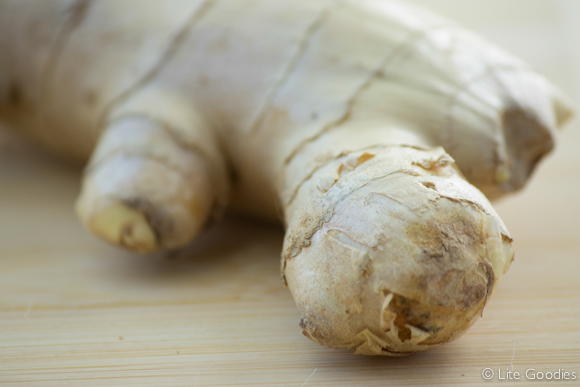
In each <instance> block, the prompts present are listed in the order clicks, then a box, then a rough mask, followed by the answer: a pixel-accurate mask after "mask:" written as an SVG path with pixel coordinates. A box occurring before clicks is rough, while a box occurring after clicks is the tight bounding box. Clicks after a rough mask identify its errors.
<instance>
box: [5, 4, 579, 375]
mask: <svg viewBox="0 0 580 387" xmlns="http://www.w3.org/2000/svg"><path fill="white" fill-rule="evenodd" d="M409 1H411V2H413V3H416V4H419V5H423V6H426V7H428V8H430V9H432V10H435V11H437V12H439V13H441V14H443V15H446V16H448V17H449V18H451V19H454V20H456V21H459V22H460V23H461V24H463V25H464V26H466V27H468V28H470V29H472V30H474V31H476V32H477V33H479V34H481V35H483V36H485V37H486V38H488V39H489V40H490V41H492V42H494V43H496V44H497V45H499V46H501V47H503V48H504V49H505V50H507V51H509V52H511V53H513V54H515V55H516V56H518V57H520V58H522V59H524V60H525V61H527V62H528V63H530V64H531V65H532V66H533V67H534V68H535V69H537V70H538V71H539V72H541V73H544V74H545V75H546V76H547V77H548V78H549V79H551V80H552V81H553V82H554V83H555V84H556V85H558V86H559V87H560V88H561V89H562V90H563V91H564V93H565V94H567V95H568V96H569V98H570V100H571V101H573V104H574V106H575V108H576V110H577V111H579V112H580V104H579V102H580V22H579V21H580V1H578V0H485V1H483V0H409ZM579 144H580V120H578V119H575V120H574V121H573V122H572V123H571V124H569V125H568V126H567V127H566V128H565V129H564V130H563V131H562V133H561V136H560V137H559V141H558V145H557V148H556V150H555V152H554V154H553V155H550V156H549V157H548V158H546V159H545V160H544V161H543V162H542V163H541V165H540V166H539V168H538V169H537V171H536V172H535V174H534V176H533V177H532V179H531V181H530V182H529V184H528V185H527V186H526V188H525V189H524V190H523V191H522V192H520V193H518V194H516V195H514V196H512V197H509V198H507V199H504V200H502V201H500V202H499V203H497V206H496V208H497V209H498V211H499V213H500V215H501V216H502V218H503V219H504V221H505V223H506V224H507V226H508V228H509V230H510V232H511V234H512V236H513V237H514V239H515V244H514V246H515V249H516V260H515V261H514V263H513V265H512V267H511V269H510V271H509V272H508V273H507V274H506V275H505V276H504V277H503V278H502V281H501V282H500V285H499V287H498V289H497V291H496V293H495V295H494V297H493V298H492V300H491V301H490V303H489V304H488V306H487V308H486V311H485V313H484V316H483V318H482V319H481V320H480V321H479V322H478V323H476V325H475V326H474V327H473V328H472V329H471V331H469V332H468V333H467V334H466V335H465V336H463V337H462V338H460V339H459V340H457V341H455V342H453V343H451V344H448V345H445V346H442V347H439V348H437V349H435V350H431V351H428V352H425V353H420V354H416V355H413V356H410V357H407V358H401V359H383V358H365V357H354V356H352V355H351V354H349V353H347V352H344V351H334V350H329V349H326V348H324V347H321V346H319V345H318V344H315V343H313V342H311V341H309V340H308V339H306V338H305V337H303V336H302V335H301V334H300V329H299V327H298V320H299V313H298V311H297V309H296V307H295V306H294V303H293V301H292V298H291V296H290V294H289V292H288V291H287V289H285V288H284V286H283V285H282V283H281V281H280V278H279V256H280V250H281V244H282V236H283V232H282V230H281V229H280V228H276V227H273V226H271V225H267V224H261V223H258V222H255V221H251V220H245V219H240V218H228V219H227V220H226V221H225V222H224V223H223V224H221V225H218V226H214V227H213V228H211V229H210V230H208V231H207V232H206V233H204V235H202V236H201V238H200V240H198V241H197V242H196V243H194V244H193V245H192V246H191V247H190V248H188V249H186V250H184V251H181V252H179V253H175V254H171V255H167V254H165V255H159V256H154V257H135V256H133V255H131V254H128V253H125V252H122V251H119V250H117V249H115V248H112V247H109V246H107V245H105V244H104V243H102V242H100V241H99V240H97V239H95V238H94V237H92V236H91V235H89V234H88V232H86V231H85V230H84V229H83V228H82V226H81V224H80V222H78V221H77V220H76V218H75V215H74V213H73V203H74V200H75V197H76V195H77V193H78V190H79V181H80V170H79V169H76V168H74V167H71V166H69V165H65V164H62V163H61V162H59V161H57V160H55V159H53V158H51V157H50V156H47V155H45V154H43V153H42V152H38V151H36V150H33V149H30V148H28V147H27V146H26V145H23V144H22V143H21V142H19V141H16V140H14V139H12V138H10V136H8V135H6V134H1V133H0V383H1V382H7V383H16V382H21V383H23V385H26V384H27V383H30V384H34V385H55V386H56V385H58V386H60V385H63V384H64V383H65V382H71V383H73V384H74V385H102V381H103V379H104V378H107V381H108V382H107V384H111V385H129V384H138V385H164V386H169V385H176V386H177V385H197V386H201V385H216V386H224V385H254V386H255V385H260V384H264V385H288V386H304V385H308V386H310V385H321V386H322V385H344V386H355V385H360V386H367V385H369V386H370V385H376V386H379V385H380V386H383V385H386V384H387V381H388V383H394V384H398V385H401V384H429V385H437V384H441V385H451V384H458V385H465V384H479V383H487V382H485V381H484V380H483V379H482V377H481V372H482V370H483V369H484V368H486V367H492V368H493V369H494V370H496V369H498V368H501V369H513V370H515V371H520V372H522V371H524V372H525V370H526V369H528V368H530V367H534V368H536V369H537V370H542V371H555V370H557V369H559V368H560V369H566V370H569V371H575V372H576V373H577V374H578V375H580V363H578V359H580V324H579V322H580V281H579V280H578V278H579V273H580V225H579V219H580V200H579V192H580V172H579V171H578V165H580V151H579V149H580V146H579ZM496 381H497V380H496Z"/></svg>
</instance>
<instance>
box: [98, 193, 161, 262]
mask: <svg viewBox="0 0 580 387" xmlns="http://www.w3.org/2000/svg"><path fill="white" fill-rule="evenodd" d="M87 224H88V226H89V228H90V229H91V230H92V231H93V232H94V233H95V234H97V235H98V236H100V237H101V238H103V239H105V240H107V241H108V242H110V243H112V244H115V245H120V246H123V247H126V248H128V249H130V250H132V251H135V252H138V253H150V252H153V251H155V250H157V248H158V246H157V244H158V243H157V236H156V233H155V231H154V229H153V228H152V226H151V224H150V222H149V220H148V218H147V216H146V214H144V213H143V212H142V211H140V210H138V209H135V208H131V207H128V206H127V205H126V204H123V203H121V202H113V203H111V204H108V205H106V206H104V207H102V208H101V209H99V210H97V211H96V212H95V213H93V214H91V215H90V216H89V219H87Z"/></svg>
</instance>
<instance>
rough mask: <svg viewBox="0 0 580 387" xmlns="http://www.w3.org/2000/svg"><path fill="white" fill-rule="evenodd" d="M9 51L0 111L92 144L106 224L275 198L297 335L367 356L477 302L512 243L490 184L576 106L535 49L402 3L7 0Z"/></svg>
mask: <svg viewBox="0 0 580 387" xmlns="http://www.w3.org/2000/svg"><path fill="white" fill-rule="evenodd" d="M136 9H138V10H139V11H138V12H135V10H136ZM0 52H2V55H1V56H0V119H1V120H2V121H3V122H4V123H7V124H8V125H10V126H12V127H14V128H16V129H17V130H18V131H20V132H21V133H23V134H24V135H26V136H28V137H29V138H30V139H31V140H33V141H35V142H37V143H39V144H42V145H43V146H45V147H47V148H48V149H51V150H52V151H54V152H55V153H57V154H59V155H61V156H62V157H66V158H68V159H71V160H77V161H80V162H83V163H84V162H87V161H88V164H87V166H86V170H85V174H84V176H83V187H82V192H81V194H80V196H79V199H78V201H77V204H76V209H77V213H78V215H79V217H80V218H81V220H82V221H83V222H84V224H85V225H86V226H87V227H88V228H89V229H90V230H91V231H92V232H93V233H95V234H97V235H99V236H100V237H102V238H103V239H105V240H107V241H109V242H111V243H113V244H116V245H119V246H123V247H125V248H128V249H131V250H133V251H135V252H139V253H149V252H153V251H158V250H164V249H175V248H180V247H182V246H184V245H186V244H188V243H190V242H191V240H192V239H193V238H195V236H196V234H197V233H199V231H200V230H202V229H203V227H204V226H205V225H206V224H207V223H208V221H209V220H211V219H216V218H218V217H219V215H220V214H221V213H222V212H223V210H224V209H225V208H226V207H227V206H231V207H235V208H237V209H239V210H242V211H245V212H248V213H251V214H254V215H259V216H267V217H270V218H274V217H281V218H282V219H283V222H284V224H285V226H286V228H287V232H286V237H285V241H284V247H283V252H282V276H283V279H284V281H285V283H286V284H287V285H288V287H289V288H290V291H291V292H292V295H293V296H294V299H295V300H296V303H297V305H298V307H299V308H300V311H301V314H302V319H301V320H300V326H301V327H302V329H303V332H304V334H305V335H306V336H308V337H309V338H311V339H312V340H314V341H317V342H319V343H322V344H325V345H327V346H330V347H334V348H350V349H352V350H353V351H354V352H355V353H358V354H365V355H381V354H382V355H395V356H397V355H403V354H408V353H411V352H414V351H419V350H424V349H427V348H430V347H433V346H435V345H439V344H442V343H445V342H448V341H450V340H453V339H455V338H457V337H459V336H460V335H461V334H462V333H464V332H465V330H466V329H468V328H469V327H470V326H471V325H472V324H473V323H474V322H475V321H476V320H477V318H478V317H479V316H480V315H481V312H482V309H483V307H484V306H485V305H486V303H487V302H488V301H489V297H490V296H491V294H492V292H493V289H494V288H495V285H496V284H497V281H498V279H499V278H500V276H501V275H502V274H503V273H504V272H505V271H506V270H507V269H508V267H509V264H510V262H511V261H512V259H513V251H512V249H511V238H510V236H509V233H508V232H507V230H506V227H505V225H504V224H503V222H502V221H501V220H500V219H499V217H498V216H497V214H496V213H495V211H494V210H493V208H492V207H491V205H490V204H489V202H488V199H487V198H490V199H491V198H495V197H499V196H501V195H503V194H505V193H508V192H512V191H514V190H517V189H519V188H521V187H522V186H523V185H524V183H525V182H526V180H527V179H528V177H529V176H530V174H531V173H532V171H533V169H534V166H535V165H536V164H537V162H538V161H539V160H540V159H541V158H542V157H543V156H544V155H545V154H547V153H548V152H550V151H551V149H552V148H553V146H554V135H555V131H556V128H557V127H559V126H562V125H563V124H564V123H565V122H566V121H567V120H568V119H569V118H570V116H571V112H570V110H569V109H568V108H567V107H566V104H565V103H564V102H563V100H562V97H561V96H560V95H559V94H558V92H557V91H556V90H555V89H554V88H553V86H552V85H550V84H549V83H548V82H547V81H546V80H545V79H544V78H543V77H542V76H541V75H539V74H536V73H535V72H534V71H532V70H531V69H529V68H528V67H527V66H526V65H525V64H523V63H521V62H520V61H518V60H517V59H515V58H513V57H511V56H510V55H508V54H506V53H504V52H502V51H501V50H499V49H497V48H495V47H493V46H491V45H489V44H488V43H486V42H484V41H483V40H481V39H479V38H478V37H475V36H473V35H472V34H470V33H469V32H467V31H466V30H464V29H463V28H461V27H459V26H457V25H455V24H454V23H452V22H449V21H447V20H444V19H442V18H440V17H438V16H436V15H432V14H430V13H429V12H427V11H424V10H422V9H418V8H414V7H411V6H409V5H407V4H405V3H400V2H397V1H394V0H364V1H358V0H357V1H355V0H344V1H334V0H308V1H307V0H300V1H297V0H292V1H291V0H281V1H276V2H272V1H267V0H191V1H177V0H169V1H165V0H164V1H161V0H151V1H147V2H139V1H137V0H99V1H95V0H45V1H42V2H38V1H33V0H0ZM486 196H487V198H486Z"/></svg>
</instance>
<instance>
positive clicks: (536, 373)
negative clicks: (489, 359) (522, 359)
mask: <svg viewBox="0 0 580 387" xmlns="http://www.w3.org/2000/svg"><path fill="white" fill-rule="evenodd" d="M481 376H482V377H483V379H485V380H500V381H501V380H512V381H513V380H522V379H523V380H550V381H558V380H562V381H565V380H577V378H578V377H577V375H576V371H567V370H565V369H562V368H558V369H557V370H554V371H545V370H538V369H536V368H528V369H527V370H525V371H523V372H521V371H514V370H513V369H506V368H489V367H488V368H484V369H483V370H482V371H481Z"/></svg>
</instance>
